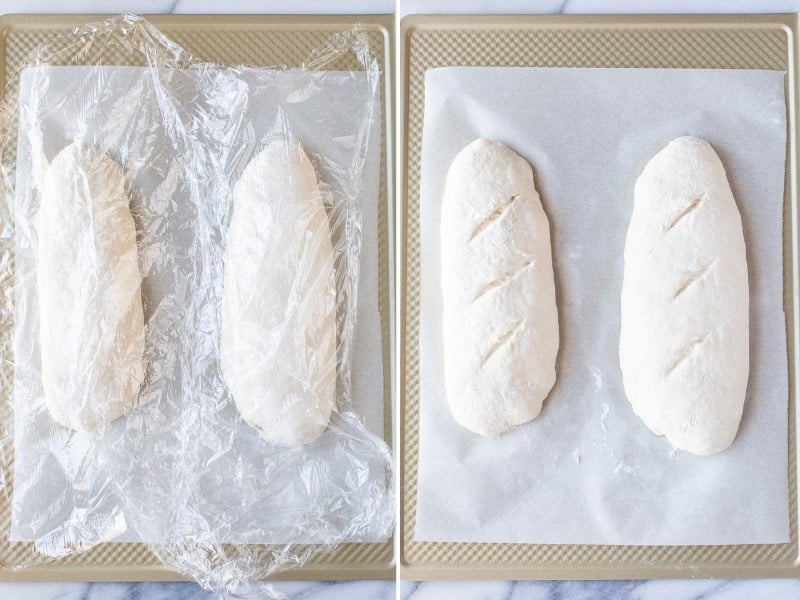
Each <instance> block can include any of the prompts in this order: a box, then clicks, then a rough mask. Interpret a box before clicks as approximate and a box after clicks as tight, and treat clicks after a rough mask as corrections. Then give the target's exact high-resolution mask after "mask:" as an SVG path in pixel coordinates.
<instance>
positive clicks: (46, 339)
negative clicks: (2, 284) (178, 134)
mask: <svg viewBox="0 0 800 600" xmlns="http://www.w3.org/2000/svg"><path fill="white" fill-rule="evenodd" d="M129 202H130V200H129V196H128V191H127V176H126V174H125V172H124V171H123V169H122V167H120V166H119V165H118V164H117V163H116V162H114V161H113V160H112V159H111V158H109V157H108V156H107V155H106V154H104V153H103V152H101V151H99V150H97V149H95V148H91V147H88V146H83V145H81V144H78V143H73V144H71V145H70V146H67V147H66V148H64V149H63V150H62V151H61V152H59V153H58V155H56V157H55V158H54V159H53V161H52V162H51V163H50V165H49V167H48V168H47V170H46V172H45V175H44V181H43V182H42V194H41V204H40V207H39V211H38V214H37V220H36V225H37V238H38V239H37V247H36V281H37V289H38V298H39V319H40V321H39V323H40V344H41V359H42V386H43V391H44V398H45V402H46V405H47V408H48V410H49V412H50V415H51V416H52V417H53V419H55V420H56V421H57V422H58V423H60V424H61V425H64V426H65V427H70V428H72V429H77V430H83V431H94V430H98V429H101V428H102V427H103V426H104V425H105V424H107V423H109V422H111V421H113V420H114V419H116V418H118V417H120V416H121V415H122V414H124V413H125V411H126V410H127V408H128V407H129V406H130V405H131V403H132V401H133V398H134V396H135V395H136V393H137V391H138V389H139V386H140V384H141V382H142V379H143V377H144V368H143V365H142V356H143V352H144V320H143V316H142V300H141V292H140V287H141V279H142V277H141V273H140V271H139V261H138V252H137V249H136V228H135V225H134V222H133V218H132V217H131V212H130V207H129Z"/></svg>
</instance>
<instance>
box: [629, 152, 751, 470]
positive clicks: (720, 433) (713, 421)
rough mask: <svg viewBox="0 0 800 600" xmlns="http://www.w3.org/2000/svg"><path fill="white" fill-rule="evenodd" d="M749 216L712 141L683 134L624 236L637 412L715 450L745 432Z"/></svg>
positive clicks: (672, 436) (683, 441)
mask: <svg viewBox="0 0 800 600" xmlns="http://www.w3.org/2000/svg"><path fill="white" fill-rule="evenodd" d="M748 307H749V291H748V282H747V259H746V256H745V243H744V235H743V232H742V220H741V217H740V216H739V210H738V209H737V207H736V202H735V201H734V198H733V193H732V192H731V188H730V185H729V184H728V179H727V176H726V174H725V169H724V167H723V166H722V162H721V161H720V159H719V157H718V156H717V154H716V152H714V149H713V148H712V147H711V146H710V145H709V144H708V143H707V142H705V141H703V140H700V139H697V138H693V137H682V138H678V139H676V140H673V141H672V142H670V143H669V144H668V145H667V147H666V148H664V149H663V150H661V151H660V152H659V153H658V154H656V155H655V156H654V157H653V158H652V160H650V162H649V163H648V164H647V166H646V167H645V168H644V171H643V172H642V174H641V176H640V177H639V179H638V180H637V181H636V187H635V190H634V205H633V215H632V216H631V222H630V226H629V229H628V236H627V240H626V242H625V273H624V281H623V285H622V315H621V318H622V325H621V332H620V349H619V352H620V366H621V367H622V376H623V382H624V386H625V393H626V394H627V396H628V399H629V400H630V402H631V405H632V406H633V410H634V412H635V413H636V414H637V415H639V417H640V418H641V419H642V420H643V421H644V423H645V424H646V425H647V426H648V427H649V428H650V429H651V430H652V431H653V432H654V433H656V434H658V435H665V436H666V437H667V440H669V442H670V443H672V444H673V445H674V446H675V447H677V448H680V449H681V450H685V451H687V452H691V453H693V454H698V455H709V454H714V453H717V452H721V451H722V450H725V449H726V448H727V447H728V446H730V445H731V443H732V442H733V439H734V438H735V437H736V432H737V431H738V429H739V421H740V419H741V416H742V407H743V405H744V400H745V392H746V389H747V377H748V370H749V366H750V362H749V319H748Z"/></svg>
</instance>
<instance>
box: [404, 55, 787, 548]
mask: <svg viewBox="0 0 800 600" xmlns="http://www.w3.org/2000/svg"><path fill="white" fill-rule="evenodd" d="M681 135H694V136H698V137H702V138H705V139H706V140H708V141H709V142H710V143H711V144H712V146H713V147H714V148H715V149H716V151H717V152H718V154H719V155H720V157H721V159H722V162H723V164H724V165H725V168H726V169H727V172H728V178H729V180H730V183H731V186H732V188H733V193H734V196H735V198H736V201H737V204H738V206H739V210H740V212H741V214H742V221H743V226H744V235H745V242H746V244H747V260H748V268H749V276H750V336H751V337H750V340H751V341H750V351H751V359H750V360H751V367H750V379H749V383H748V390H747V399H746V404H745V409H744V416H743V418H742V423H741V428H740V430H739V434H738V437H737V438H736V441H735V442H734V444H733V445H732V446H731V447H730V448H729V449H728V450H726V451H725V452H722V453H721V454H718V455H716V456H711V457H695V456H692V455H689V454H686V453H684V452H680V451H676V450H674V449H673V448H672V447H671V446H670V444H669V443H668V442H667V441H666V440H665V439H664V438H661V437H657V436H656V435H654V434H653V433H651V432H650V431H649V430H648V429H647V427H646V426H645V425H644V424H643V423H642V422H641V421H640V420H639V419H638V417H636V415H634V413H633V411H632V410H631V407H630V404H629V403H628V401H627V399H626V398H625V394H624V391H623V387H622V378H621V374H620V370H619V360H618V343H619V311H620V306H619V295H620V290H621V285H622V271H623V248H624V243H625V234H626V231H627V227H628V221H629V219H630V214H631V210H632V207H633V186H634V182H635V180H636V178H637V177H638V176H639V174H640V173H641V171H642V169H643V167H644V165H645V164H646V162H647V161H648V160H649V159H650V158H651V157H652V156H653V155H654V154H655V153H656V152H658V151H659V150H660V149H661V148H663V147H664V146H665V145H666V144H667V143H668V142H669V141H670V140H671V139H673V138H675V137H678V136H681ZM477 137H489V138H493V139H495V140H498V141H500V142H503V143H505V144H507V145H509V146H510V147H511V148H513V149H514V150H516V151H517V152H518V153H520V154H521V155H522V156H524V157H525V158H526V159H527V160H528V161H529V162H530V163H531V165H532V166H533V169H534V172H535V181H536V186H537V188H538V190H539V193H540V195H541V198H542V203H543V205H544V209H545V212H546V213H547V215H548V217H549V219H550V229H551V235H552V244H553V260H554V269H555V277H556V295H557V302H558V309H559V322H560V338H561V345H560V350H559V355H558V360H557V366H556V372H557V382H556V385H555V387H554V388H553V390H552V391H551V393H550V395H549V397H548V399H547V401H546V402H545V405H544V408H543V410H542V413H541V414H540V415H539V417H538V418H537V419H536V420H535V421H533V422H531V423H529V424H527V425H525V426H522V427H519V428H518V429H516V430H514V431H512V432H509V433H507V434H505V435H503V436H501V437H500V438H498V439H484V438H481V437H479V436H478V435H475V434H473V433H471V432H469V431H467V430H466V429H463V428H461V427H460V426H459V425H457V424H456V423H455V422H454V421H453V419H452V417H451V415H450V412H449V409H448V407H447V403H446V398H445V391H444V379H443V373H442V336H441V325H440V324H441V298H440V295H441V290H440V287H439V282H440V262H439V261H440V248H439V226H440V209H441V197H442V192H443V186H444V181H445V175H446V173H447V169H448V168H449V166H450V163H451V161H452V160H453V158H454V157H455V155H456V154H457V153H458V152H459V151H460V150H461V149H462V148H463V147H464V146H466V145H467V144H468V143H470V142H471V141H472V140H474V139H475V138H477ZM785 147H786V110H785V101H784V73H782V72H777V71H741V70H657V69H548V68H458V67H452V68H450V67H448V68H441V69H432V70H429V71H428V72H427V74H426V79H425V121H424V133H423V142H422V181H421V209H420V210H421V212H420V220H421V224H420V225H421V241H420V244H421V255H422V265H421V269H422V271H421V281H422V284H421V285H422V289H421V300H420V302H421V307H420V313H421V314H420V448H419V451H420V457H419V467H418V473H419V480H418V485H419V492H418V505H417V521H416V531H415V539H416V540H420V541H454V542H455V541H458V542H528V543H574V544H578V543H580V544H682V545H689V544H742V543H780V542H787V541H788V540H789V516H788V488H787V485H788V484H787V397H788V380H787V356H786V326H785V317H784V313H783V283H782V282H783V279H782V278H783V266H782V265H783V258H782V257H783V251H782V244H783V236H782V231H783V229H782V226H783V225H782V221H783V192H784V160H785Z"/></svg>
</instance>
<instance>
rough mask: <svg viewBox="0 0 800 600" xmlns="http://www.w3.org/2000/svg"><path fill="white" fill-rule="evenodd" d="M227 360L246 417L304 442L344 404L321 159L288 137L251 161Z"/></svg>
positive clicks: (234, 223) (226, 315) (240, 219)
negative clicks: (338, 399) (338, 391)
mask: <svg viewBox="0 0 800 600" xmlns="http://www.w3.org/2000/svg"><path fill="white" fill-rule="evenodd" d="M224 261H225V265H224V266H225V276H224V291H223V297H222V334H221V340H220V358H221V362H222V372H223V376H224V378H225V381H226V383H227V385H228V388H229V389H230V391H231V393H232V395H233V398H234V401H235V403H236V406H237V408H238V409H239V412H240V413H241V415H242V417H243V418H244V420H245V422H247V423H248V424H249V425H251V426H252V427H254V428H255V429H257V430H258V432H259V433H260V435H261V437H263V438H264V439H265V440H267V441H268V442H271V443H274V444H279V445H284V446H300V445H302V444H305V443H307V442H310V441H312V440H314V439H315V438H317V437H318V436H319V435H320V434H322V432H323V431H324V430H325V428H326V427H327V426H328V421H329V419H330V415H331V411H332V410H333V409H334V404H335V395H334V393H335V384H336V281H335V277H334V267H333V246H332V244H331V230H330V225H329V223H328V215H327V213H326V212H325V205H324V204H323V201H322V195H321V193H320V189H319V186H318V184H317V177H316V174H315V173H314V166H313V165H312V164H311V161H310V160H309V159H308V156H306V153H305V152H304V151H303V149H302V148H301V147H300V146H299V145H296V144H291V143H289V142H287V141H285V140H283V139H280V140H276V141H274V142H272V143H270V144H269V145H267V146H266V147H265V148H264V149H263V150H262V151H261V152H260V153H259V154H258V155H256V156H255V157H254V158H253V159H252V160H251V161H250V163H248V165H247V166H246V167H245V169H244V171H243V172H242V175H241V177H240V178H239V180H238V182H237V183H236V185H235V187H234V190H233V214H232V216H231V222H230V227H229V229H228V235H227V242H226V248H225V257H224Z"/></svg>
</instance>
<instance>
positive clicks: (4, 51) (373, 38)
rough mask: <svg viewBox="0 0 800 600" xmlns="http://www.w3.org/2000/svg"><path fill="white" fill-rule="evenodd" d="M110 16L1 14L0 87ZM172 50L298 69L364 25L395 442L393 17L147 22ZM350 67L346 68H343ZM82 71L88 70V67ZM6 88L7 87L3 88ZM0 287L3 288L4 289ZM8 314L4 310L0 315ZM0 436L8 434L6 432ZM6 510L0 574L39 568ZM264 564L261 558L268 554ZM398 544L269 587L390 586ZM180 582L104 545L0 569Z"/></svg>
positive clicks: (313, 565)
mask: <svg viewBox="0 0 800 600" xmlns="http://www.w3.org/2000/svg"><path fill="white" fill-rule="evenodd" d="M104 18H108V16H107V15H105V16H104V15H7V16H4V17H0V89H3V87H5V90H6V93H7V94H10V95H13V96H15V95H16V93H17V86H18V71H19V69H20V67H21V66H22V65H23V64H24V61H25V59H26V57H27V56H28V55H29V53H30V52H32V51H33V50H34V49H35V48H36V47H37V46H39V45H40V44H43V43H53V42H57V41H58V40H59V38H61V37H63V36H64V35H66V34H68V33H69V31H70V30H71V29H72V27H74V26H76V25H82V24H85V23H88V22H92V21H97V20H102V19H104ZM147 19H148V20H150V21H151V22H152V23H153V24H154V25H155V26H156V27H158V28H159V29H161V30H162V31H163V32H164V33H166V34H167V35H168V36H169V37H170V38H172V39H173V40H175V41H176V42H177V43H178V44H180V45H181V46H183V47H184V48H186V49H187V50H189V52H190V53H191V54H192V55H194V56H195V57H197V58H199V59H201V60H208V61H213V62H217V63H223V64H250V65H255V66H270V65H286V66H289V67H296V66H299V65H300V64H301V63H302V62H303V61H305V60H306V59H307V58H308V56H309V53H310V51H311V50H312V49H313V48H315V47H318V46H320V45H322V43H323V42H324V41H325V40H326V39H327V38H328V37H329V36H331V35H333V34H335V33H337V32H339V31H343V30H347V29H350V28H352V27H353V26H354V25H355V24H356V23H361V25H362V27H363V29H364V31H365V32H366V33H367V35H368V37H369V42H370V47H371V50H372V51H373V53H374V54H375V56H376V57H377V58H378V60H379V61H380V65H381V83H382V85H381V106H382V109H383V114H382V120H381V124H382V132H381V133H382V135H381V156H382V160H381V171H380V195H379V197H378V199H377V201H378V203H379V214H378V227H379V231H378V239H379V257H378V258H379V269H378V277H379V309H380V314H381V322H382V329H383V331H382V338H383V368H384V390H383V399H384V415H385V419H384V437H385V439H386V440H387V441H388V442H389V443H390V444H391V442H392V418H391V417H392V394H391V390H392V369H391V364H392V362H391V361H392V358H391V357H392V353H391V350H392V344H391V341H390V340H391V335H390V334H391V315H392V313H393V306H392V303H391V302H392V301H391V296H390V285H389V284H390V276H391V273H392V269H391V260H392V257H393V254H392V243H393V241H392V240H393V235H392V228H391V217H390V215H391V214H392V211H393V206H394V201H393V192H394V185H393V180H394V178H393V173H392V167H393V165H392V162H390V159H389V157H392V156H393V153H392V152H391V143H392V140H393V139H394V138H393V135H392V131H393V117H392V98H393V63H392V57H393V46H392V40H393V28H394V25H393V23H394V17H393V16H391V15H369V16H368V15H363V16H362V15H348V16H294V15H281V16H271V15H270V16H264V15H235V16H234V15H213V16H210V15H180V16H179V15H166V16H165V15H151V16H147ZM107 54H110V53H109V51H108V50H105V51H104V52H101V53H100V54H99V55H98V56H93V57H91V58H90V59H87V60H96V61H102V62H104V63H106V64H119V65H124V64H134V63H133V62H132V61H131V58H130V57H125V56H121V55H119V56H112V55H107ZM348 61H350V62H348ZM87 64H88V63H87ZM327 68H329V69H332V70H334V69H358V68H359V65H358V63H357V62H356V61H355V59H348V58H345V57H343V58H341V59H338V60H336V61H334V62H333V63H331V64H330V65H328V66H327ZM6 84H7V85H6ZM10 284H11V282H10V281H0V285H4V286H5V285H10ZM6 308H7V307H3V310H5V309H6ZM0 348H2V355H3V356H8V352H9V351H10V340H9V339H4V340H0ZM12 379H13V378H12V373H11V368H10V363H9V362H8V361H3V362H2V363H0V386H1V387H2V388H3V390H4V393H3V394H2V395H0V428H3V430H7V429H8V428H9V427H10V426H11V407H10V405H9V397H10V396H9V393H8V390H9V389H10V388H9V386H10V385H11V382H12ZM3 433H4V434H5V431H3ZM0 478H2V481H5V482H7V485H9V486H10V485H11V482H12V463H11V462H10V460H9V461H5V462H4V463H3V464H0ZM10 521H11V507H10V505H9V503H8V501H7V498H6V497H3V496H0V532H2V533H1V534H0V567H10V566H13V565H18V564H22V563H32V562H38V561H41V560H42V559H43V557H42V556H41V555H38V554H37V553H36V551H35V550H34V548H33V544H30V543H10V542H9V540H8V530H9V525H10ZM264 556H265V557H266V556H267V555H266V553H264ZM394 573H395V569H394V543H393V540H389V541H386V542H383V543H353V544H342V545H340V546H339V547H338V548H337V549H336V550H334V551H333V552H317V553H314V554H312V556H311V558H310V559H309V560H308V561H307V563H306V564H305V565H304V566H302V567H300V568H297V569H292V570H289V571H284V572H281V573H278V574H277V575H276V576H275V577H274V578H275V579H376V578H383V579H391V578H394ZM180 579H182V578H181V577H180V576H179V575H178V574H176V573H174V572H172V571H169V570H167V569H165V568H164V567H163V566H162V565H161V563H160V562H159V560H158V559H157V558H156V557H155V555H153V553H152V552H150V551H149V550H148V548H147V546H146V545H145V544H130V543H109V544H100V545H98V546H97V547H95V548H93V549H92V550H89V551H88V552H85V553H82V554H79V555H74V556H70V557H68V558H65V559H63V560H57V561H51V562H48V563H45V564H41V565H38V566H35V567H30V568H26V569H22V570H14V571H9V570H0V580H17V581H26V580H36V581H46V580H51V581H64V580H78V581H148V580H150V581H177V580H180Z"/></svg>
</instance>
